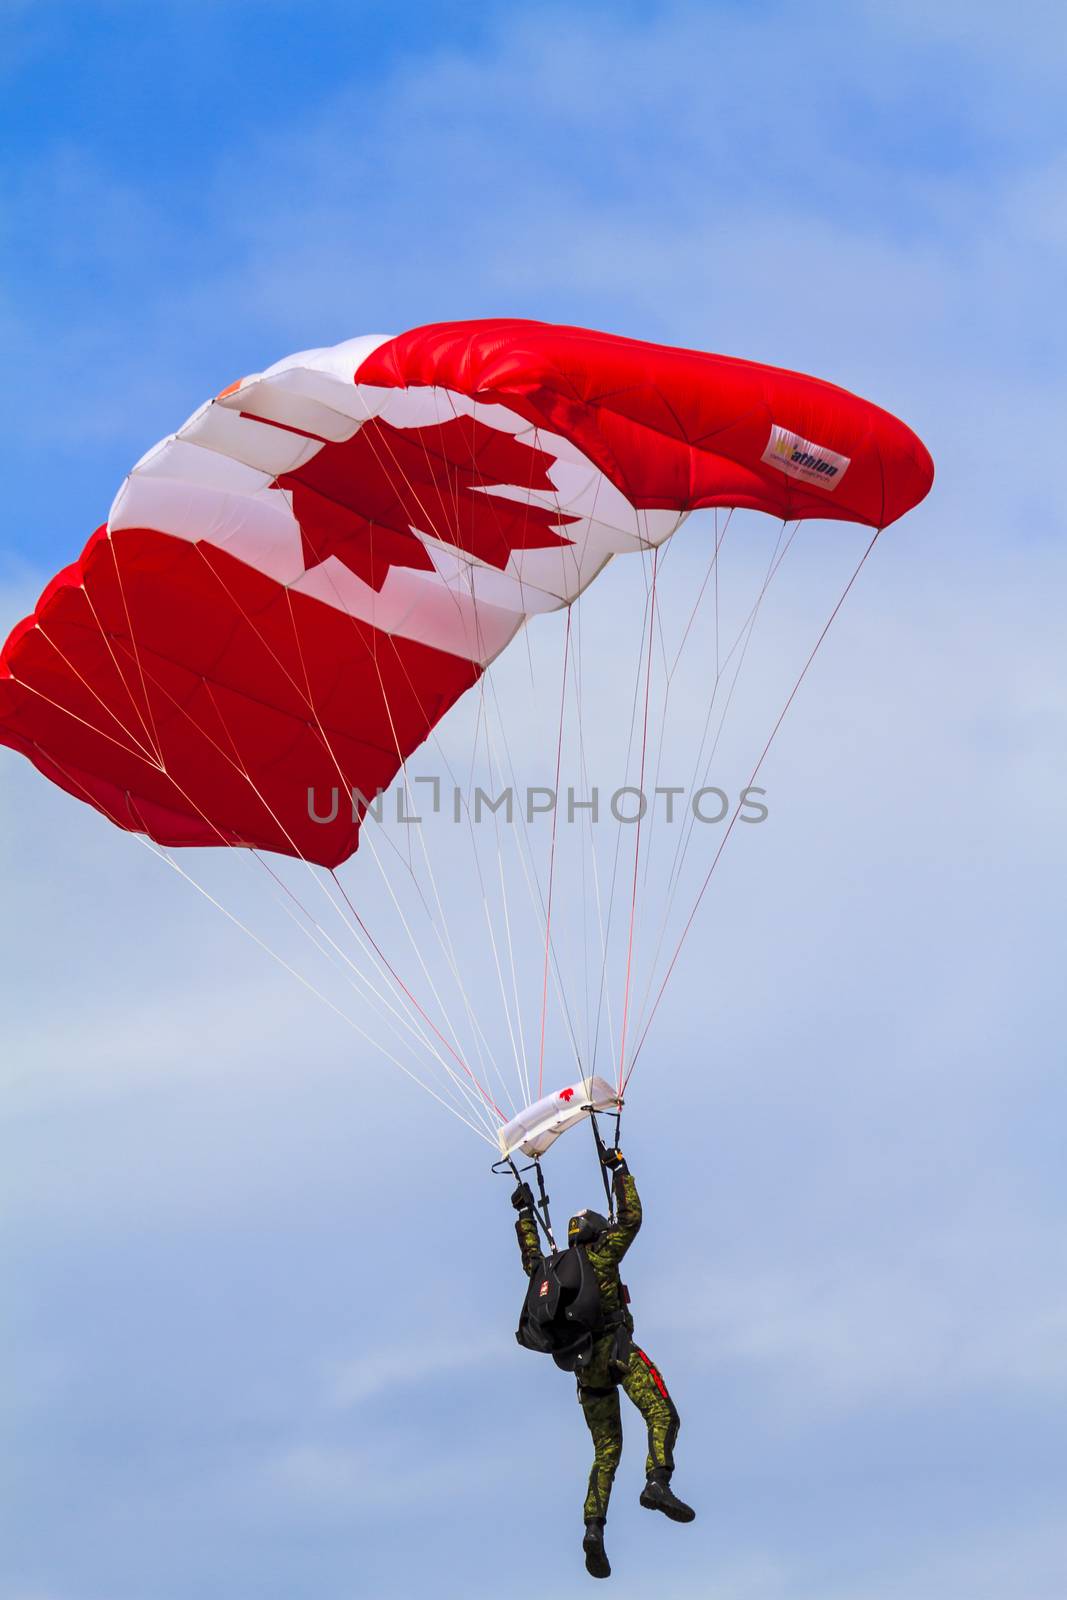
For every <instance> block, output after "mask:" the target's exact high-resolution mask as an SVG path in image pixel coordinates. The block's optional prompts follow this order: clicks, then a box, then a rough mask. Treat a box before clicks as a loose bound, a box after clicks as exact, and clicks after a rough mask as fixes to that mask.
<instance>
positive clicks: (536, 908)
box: [486, 673, 581, 1099]
mask: <svg viewBox="0 0 1067 1600" xmlns="http://www.w3.org/2000/svg"><path fill="white" fill-rule="evenodd" d="M486 677H487V678H488V679H489V689H490V692H491V693H492V696H493V704H494V709H495V713H496V723H497V727H498V731H499V734H500V741H501V744H502V745H503V749H504V754H505V756H506V757H507V766H508V772H509V774H510V776H511V784H512V788H513V790H517V789H518V787H519V783H518V777H517V775H516V771H515V760H514V757H513V755H512V753H511V743H510V740H509V739H508V734H507V725H506V721H505V719H504V716H503V714H502V712H501V709H500V701H499V697H498V696H497V692H496V683H495V682H494V680H493V677H492V674H491V673H486ZM489 727H490V724H489V722H488V720H487V722H486V733H487V737H488V732H489ZM499 765H500V763H499V760H498V768H499ZM519 817H520V821H521V829H516V830H515V853H516V855H517V857H518V861H519V865H520V867H521V868H522V873H523V878H524V880H525V883H526V889H527V894H528V896H529V900H530V907H531V909H532V911H533V913H534V916H535V918H536V919H537V920H538V922H539V925H540V927H541V928H542V930H544V929H545V926H546V922H547V917H546V907H545V894H544V890H543V889H542V887H541V881H540V878H539V877H538V875H537V868H536V866H535V864H534V860H533V846H532V844H531V841H530V830H529V822H528V820H527V816H526V811H525V809H524V808H522V807H520V809H519ZM549 942H550V944H551V941H549ZM551 951H552V982H553V986H554V989H555V993H556V999H557V1001H558V1003H559V1007H560V1013H561V1015H562V1017H563V1021H564V1026H565V1027H566V1030H567V1034H568V1037H569V1039H570V1042H571V1048H572V1050H573V1051H574V1056H575V1060H576V1061H577V1062H578V1063H579V1065H580V1063H581V1050H580V1049H579V1045H578V1038H577V1034H576V1032H575V1028H574V1021H573V1018H572V1017H571V1011H570V1006H569V1005H568V1003H567V994H566V989H565V987H564V984H563V977H562V974H561V972H560V966H559V959H558V956H557V954H556V949H555V945H554V944H552V945H551ZM530 1098H531V1099H533V1095H532V1094H531V1096H530Z"/></svg>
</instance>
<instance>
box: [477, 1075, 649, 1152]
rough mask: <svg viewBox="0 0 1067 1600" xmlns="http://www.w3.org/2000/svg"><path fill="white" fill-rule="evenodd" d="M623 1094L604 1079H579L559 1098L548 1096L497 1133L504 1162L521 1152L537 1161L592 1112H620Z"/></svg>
mask: <svg viewBox="0 0 1067 1600" xmlns="http://www.w3.org/2000/svg"><path fill="white" fill-rule="evenodd" d="M621 1107H622V1101H621V1100H620V1098H619V1091H618V1090H617V1089H616V1088H614V1087H613V1086H612V1085H611V1084H610V1083H607V1082H606V1081H605V1080H604V1079H603V1078H597V1077H593V1078H579V1080H578V1082H577V1083H572V1084H569V1085H568V1086H567V1088H565V1089H559V1090H557V1091H556V1093H555V1094H546V1095H544V1096H543V1097H542V1099H540V1100H535V1101H534V1103H533V1105H530V1106H527V1107H526V1108H525V1109H524V1110H522V1111H520V1112H519V1114H518V1116H517V1117H512V1119H511V1121H510V1122H507V1123H505V1124H504V1126H503V1127H502V1128H500V1129H499V1130H498V1131H497V1138H498V1140H499V1141H500V1153H501V1156H502V1157H503V1158H504V1159H507V1158H508V1157H509V1156H512V1155H514V1153H515V1152H516V1151H517V1150H519V1151H521V1152H522V1154H523V1155H525V1156H530V1157H531V1158H532V1159H533V1160H535V1161H536V1160H537V1159H538V1157H539V1156H543V1155H544V1153H545V1151H546V1150H547V1149H548V1148H549V1146H550V1145H553V1144H555V1142H556V1140H557V1139H558V1138H559V1136H560V1134H561V1133H566V1131H567V1129H568V1128H573V1127H574V1125H575V1123H576V1122H583V1121H584V1120H585V1118H586V1117H588V1116H589V1113H590V1112H591V1111H618V1110H620V1109H621Z"/></svg>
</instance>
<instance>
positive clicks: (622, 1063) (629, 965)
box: [597, 549, 659, 1142]
mask: <svg viewBox="0 0 1067 1600" xmlns="http://www.w3.org/2000/svg"><path fill="white" fill-rule="evenodd" d="M658 558H659V550H658V549H657V550H654V551H653V552H652V587H651V590H650V592H649V599H648V657H647V660H646V662H645V708H644V713H643V717H642V723H641V766H640V776H639V778H638V783H637V787H638V793H639V795H640V804H639V806H638V811H637V826H636V832H635V837H634V872H633V884H632V887H631V890H630V931H629V934H628V936H627V940H626V981H625V983H624V985H623V992H622V1026H621V1029H620V1034H619V1078H618V1088H619V1093H620V1095H621V1094H622V1086H623V1077H624V1073H625V1070H626V1024H627V1022H628V1021H629V1017H630V980H631V977H632V975H633V956H634V927H635V924H636V922H637V881H638V878H637V875H638V868H639V866H640V860H641V822H642V819H643V816H644V811H645V758H646V756H647V753H648V700H649V692H650V690H651V688H652V640H653V637H654V634H655V619H656V578H657V575H658ZM597 1137H598V1142H599V1134H598V1136H597Z"/></svg>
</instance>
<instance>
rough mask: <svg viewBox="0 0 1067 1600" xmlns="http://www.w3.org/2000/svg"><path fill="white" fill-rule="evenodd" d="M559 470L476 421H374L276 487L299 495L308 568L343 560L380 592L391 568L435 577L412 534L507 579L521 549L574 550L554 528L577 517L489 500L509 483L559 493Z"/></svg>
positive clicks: (326, 447)
mask: <svg viewBox="0 0 1067 1600" xmlns="http://www.w3.org/2000/svg"><path fill="white" fill-rule="evenodd" d="M259 420H266V419H259ZM554 461H555V457H554V456H551V455H548V454H547V453H546V452H545V451H543V450H539V449H537V448H535V447H533V446H531V445H528V444H522V443H520V442H519V440H517V439H516V438H515V437H514V436H513V435H512V434H510V433H503V432H501V431H500V430H499V429H497V428H490V427H487V426H486V425H485V423H483V422H479V421H478V420H477V419H476V418H474V417H469V416H458V417H455V418H453V419H451V420H450V421H448V422H442V423H438V424H436V425H434V426H432V427H427V428H394V427H393V426H392V425H391V424H390V423H388V422H382V421H381V420H380V419H378V418H375V419H374V420H372V421H370V422H366V423H364V424H363V426H362V427H361V428H360V429H359V432H358V433H356V434H354V435H353V436H352V438H351V439H346V440H344V441H343V442H342V443H340V444H336V443H329V442H325V443H324V444H323V448H322V449H321V450H320V451H319V452H318V453H317V454H316V455H314V456H312V457H311V459H310V461H308V462H306V463H305V464H304V465H303V466H302V467H298V468H296V470H295V471H293V472H284V473H281V474H280V475H279V476H278V477H277V478H276V479H275V480H274V482H273V484H272V485H271V487H272V488H273V489H284V490H287V491H288V492H289V495H290V496H291V499H292V506H293V514H294V515H295V517H296V519H297V521H298V522H299V524H300V536H301V541H302V544H303V551H304V563H305V566H306V567H307V568H311V567H315V566H318V565H319V564H320V562H323V561H325V560H326V558H327V557H328V556H336V557H337V559H338V560H339V561H343V562H344V564H345V566H346V567H348V569H349V571H351V572H354V573H355V574H356V576H357V577H358V578H362V579H363V581H364V583H367V584H370V586H371V587H372V588H374V589H381V587H382V584H383V583H384V582H385V580H386V577H387V575H388V572H389V568H390V567H416V568H421V569H422V570H423V571H427V572H432V571H433V561H432V560H431V558H430V554H429V552H428V550H427V549H426V546H425V545H424V544H423V542H422V540H421V539H419V538H417V537H416V536H415V534H413V533H412V532H411V528H412V527H416V528H418V529H419V530H420V531H421V532H422V533H424V534H428V535H430V536H431V537H433V538H434V539H440V540H441V542H442V543H443V544H451V545H455V546H456V548H457V549H459V550H464V551H466V552H467V554H468V555H472V556H477V557H478V559H479V560H481V561H484V562H487V563H488V564H489V565H490V566H493V567H497V568H499V569H500V570H501V571H503V569H504V568H505V567H506V566H507V563H508V558H509V556H510V555H511V553H512V551H514V550H546V549H551V548H552V547H553V546H560V545H565V544H570V543H571V540H569V539H566V538H564V537H563V536H562V535H561V534H559V533H557V532H556V531H555V528H556V527H558V526H559V525H560V524H565V523H570V522H576V521H577V520H578V519H577V517H572V516H567V515H565V514H563V513H562V512H560V511H558V510H555V509H553V508H551V507H547V506H540V505H528V504H525V503H521V502H517V501H515V500H509V499H505V498H504V497H503V496H500V495H494V494H492V493H491V492H487V490H491V489H492V488H493V487H494V486H500V485H503V484H509V485H513V486H515V487H517V488H520V489H540V490H545V491H547V492H548V493H549V494H554V493H555V486H554V484H553V483H552V480H551V478H550V477H549V475H548V469H549V467H551V466H552V464H553V462H554Z"/></svg>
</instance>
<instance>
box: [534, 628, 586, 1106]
mask: <svg viewBox="0 0 1067 1600" xmlns="http://www.w3.org/2000/svg"><path fill="white" fill-rule="evenodd" d="M570 649H571V607H570V606H568V607H567V627H566V631H565V633H564V635H563V681H562V686H561V689H560V697H559V735H558V738H557V740H556V782H555V791H554V792H555V797H556V798H555V804H554V805H553V807H552V839H551V843H550V844H549V851H548V905H547V907H546V910H545V962H544V973H543V978H542V983H541V1045H540V1049H539V1051H538V1057H537V1093H538V1097H540V1096H541V1095H542V1094H543V1093H544V1080H545V1024H546V1022H547V1019H548V963H549V957H550V955H551V951H552V891H553V889H554V887H555V876H556V832H557V825H558V822H559V773H560V763H561V761H562V759H563V721H564V716H565V714H566V709H567V667H568V664H569V661H570ZM581 1064H582V1063H581V1059H580V1058H579V1061H578V1066H579V1068H580V1067H581Z"/></svg>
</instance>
